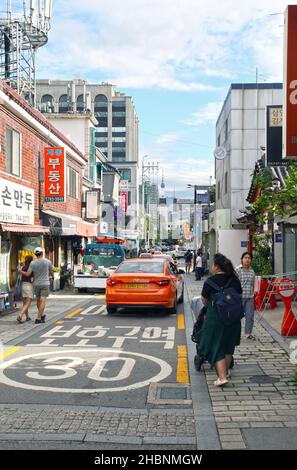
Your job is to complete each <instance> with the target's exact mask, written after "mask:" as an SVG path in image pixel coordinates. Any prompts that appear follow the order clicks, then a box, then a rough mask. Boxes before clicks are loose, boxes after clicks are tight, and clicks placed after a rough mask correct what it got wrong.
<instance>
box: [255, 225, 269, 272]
mask: <svg viewBox="0 0 297 470" xmlns="http://www.w3.org/2000/svg"><path fill="white" fill-rule="evenodd" d="M253 245H254V255H253V260H252V268H253V270H254V271H255V273H256V274H257V275H258V276H268V275H269V274H273V270H272V253H271V235H270V234H265V235H262V234H261V235H257V234H256V235H254V236H253Z"/></svg>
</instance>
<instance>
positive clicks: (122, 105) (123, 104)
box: [112, 101, 126, 109]
mask: <svg viewBox="0 0 297 470" xmlns="http://www.w3.org/2000/svg"><path fill="white" fill-rule="evenodd" d="M112 107H113V108H117V109H118V108H123V109H125V108H126V102H125V101H113V102H112Z"/></svg>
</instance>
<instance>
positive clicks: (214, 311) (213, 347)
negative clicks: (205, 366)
mask: <svg viewBox="0 0 297 470" xmlns="http://www.w3.org/2000/svg"><path fill="white" fill-rule="evenodd" d="M212 273H213V275H212V276H210V277H209V278H208V279H207V280H206V281H205V283H204V285H203V289H202V292H201V296H202V302H203V303H204V305H206V306H207V314H206V316H205V320H204V322H203V326H202V328H201V330H200V331H199V333H198V338H197V341H198V343H199V350H200V353H201V354H202V355H203V357H204V358H205V360H206V361H208V362H209V363H210V364H211V365H212V366H213V365H214V366H215V369H216V372H217V375H218V379H217V380H216V381H215V382H214V385H215V386H216V387H220V386H222V385H225V384H227V383H228V378H230V374H229V368H230V365H231V362H232V358H233V354H234V350H235V346H238V345H239V344H240V335H241V317H242V313H241V311H242V303H241V298H240V296H241V294H242V289H241V284H240V281H239V279H238V277H237V275H236V272H235V270H234V267H233V264H232V262H231V261H230V260H229V259H228V258H226V257H225V256H224V255H222V254H221V253H217V254H215V255H214V260H213V266H212ZM223 289H226V293H227V295H226V297H227V299H228V297H230V298H231V297H232V296H233V297H234V299H235V311H234V313H235V315H234V318H232V319H231V321H230V322H231V324H226V319H225V318H224V316H223V315H222V313H223V312H222V310H221V309H220V306H219V304H218V302H217V301H218V295H219V293H220V292H223ZM229 292H230V295H229V294H228V293H229ZM231 301H232V299H231ZM236 303H238V309H237V306H236ZM233 306H234V305H233ZM237 317H238V318H237ZM227 323H228V320H227Z"/></svg>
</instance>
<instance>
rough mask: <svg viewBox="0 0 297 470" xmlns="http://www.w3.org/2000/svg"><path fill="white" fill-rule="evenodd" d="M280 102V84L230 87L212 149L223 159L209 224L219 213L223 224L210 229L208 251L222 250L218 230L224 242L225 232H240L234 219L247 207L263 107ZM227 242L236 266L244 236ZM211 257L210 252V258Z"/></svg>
mask: <svg viewBox="0 0 297 470" xmlns="http://www.w3.org/2000/svg"><path fill="white" fill-rule="evenodd" d="M282 102H283V92H282V84H281V83H263V84H262V83H261V84H260V83H245V84H232V85H231V86H230V89H229V91H228V94H227V97H226V99H225V101H224V104H223V107H222V110H221V112H220V115H219V117H218V120H217V123H216V146H217V147H223V148H224V149H225V150H226V156H225V158H224V159H223V160H218V159H216V161H215V176H216V214H214V215H213V220H214V221H215V220H216V221H220V220H222V217H220V211H222V212H223V213H224V216H223V219H224V223H223V224H221V223H220V224H219V225H218V224H212V225H211V226H210V229H211V230H212V233H211V236H212V238H213V239H212V241H211V244H210V245H211V246H212V247H213V248H212V250H211V251H213V250H214V251H218V250H219V249H220V250H221V251H223V250H224V247H223V246H222V243H220V242H219V239H220V236H219V232H220V230H221V229H222V230H224V234H222V235H224V236H223V238H224V239H228V236H227V238H225V237H226V232H225V231H226V230H233V229H236V228H240V226H239V224H238V221H237V219H238V218H239V217H240V216H241V215H242V214H241V212H240V211H244V209H245V207H246V205H247V202H246V198H247V195H248V192H249V189H250V184H251V178H252V176H251V175H252V173H253V170H254V167H255V162H256V161H257V160H258V159H259V158H260V157H261V154H262V151H261V147H265V146H266V107H267V106H268V105H280V104H282ZM230 235H231V234H230ZM214 237H215V239H214ZM234 237H235V238H234ZM231 238H232V245H233V246H232V250H231V252H230V253H231V259H232V260H233V261H234V262H235V263H237V264H238V261H239V260H238V256H239V255H240V253H241V252H242V251H244V250H245V249H246V248H247V246H246V244H245V234H243V233H242V231H241V233H238V235H237V236H236V234H234V233H232V237H231ZM231 238H229V239H230V240H231ZM221 240H222V237H221ZM246 241H247V240H246ZM237 245H238V246H237ZM237 248H238V249H237ZM227 251H228V247H225V254H227ZM232 253H234V255H233V257H232ZM212 254H213V253H212V252H211V253H210V255H211V256H212Z"/></svg>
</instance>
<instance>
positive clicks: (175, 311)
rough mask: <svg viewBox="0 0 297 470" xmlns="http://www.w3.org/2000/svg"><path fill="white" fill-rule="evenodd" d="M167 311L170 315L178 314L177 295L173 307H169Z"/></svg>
mask: <svg viewBox="0 0 297 470" xmlns="http://www.w3.org/2000/svg"><path fill="white" fill-rule="evenodd" d="M167 312H168V313H169V315H176V314H177V298H176V297H175V301H174V304H173V307H172V308H168V309H167Z"/></svg>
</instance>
